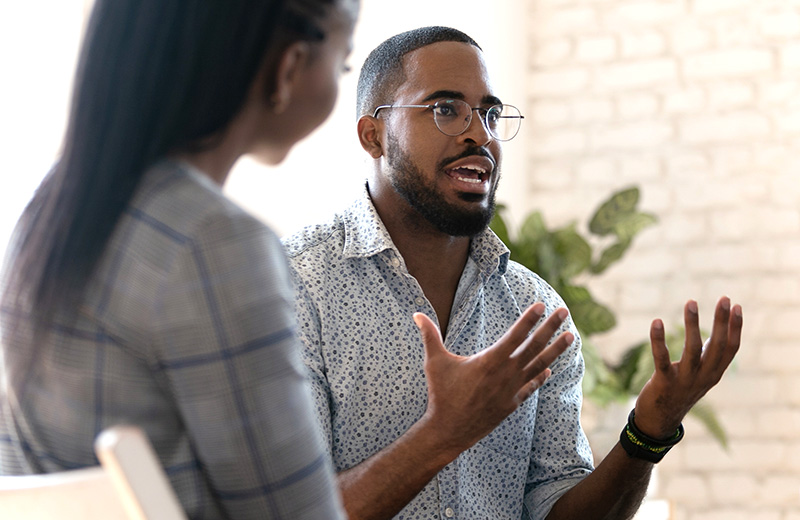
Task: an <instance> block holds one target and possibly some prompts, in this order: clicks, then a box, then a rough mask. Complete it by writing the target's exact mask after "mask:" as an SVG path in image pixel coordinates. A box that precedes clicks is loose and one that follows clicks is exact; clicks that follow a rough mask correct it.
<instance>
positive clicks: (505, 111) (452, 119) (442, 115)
mask: <svg viewBox="0 0 800 520" xmlns="http://www.w3.org/2000/svg"><path fill="white" fill-rule="evenodd" d="M385 108H429V109H431V110H432V111H433V121H434V123H436V128H438V129H439V131H440V132H442V133H443V134H444V135H449V136H456V135H461V134H463V133H464V132H466V131H467V128H469V125H470V123H471V122H472V112H473V111H477V112H478V115H479V117H480V118H481V122H482V123H483V126H484V128H486V130H487V131H488V132H489V134H490V135H491V136H492V137H493V138H494V139H497V140H498V141H510V140H511V139H513V138H514V137H515V136H516V135H517V133H518V132H519V127H520V125H521V124H522V120H523V119H524V116H523V115H522V114H520V112H519V109H518V108H517V107H515V106H513V105H494V106H493V107H489V108H481V107H471V106H469V103H467V102H466V101H462V100H460V99H442V100H440V101H437V102H436V103H434V104H432V105H381V106H379V107H378V108H376V109H375V112H373V114H372V117H378V112H380V111H381V110H383V109H385Z"/></svg>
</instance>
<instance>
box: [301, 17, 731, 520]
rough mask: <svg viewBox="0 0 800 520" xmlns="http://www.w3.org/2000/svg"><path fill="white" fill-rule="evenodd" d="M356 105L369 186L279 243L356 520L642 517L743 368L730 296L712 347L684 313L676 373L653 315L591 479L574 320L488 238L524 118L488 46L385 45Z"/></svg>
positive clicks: (415, 34)
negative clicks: (631, 395) (499, 93)
mask: <svg viewBox="0 0 800 520" xmlns="http://www.w3.org/2000/svg"><path fill="white" fill-rule="evenodd" d="M358 110H359V115H360V119H359V120H358V134H359V138H360V141H361V145H362V147H363V148H364V150H366V151H367V153H369V155H370V156H371V157H372V159H373V160H372V171H371V175H370V177H369V179H368V182H367V185H366V191H365V193H364V194H363V196H362V197H361V198H360V199H359V200H358V201H356V202H355V203H354V204H353V205H352V206H351V207H349V208H348V209H347V210H346V211H344V212H343V213H342V214H340V215H337V216H336V217H335V218H334V219H333V220H332V221H331V222H329V223H327V224H323V225H320V226H316V227H312V228H308V229H306V230H304V231H302V232H300V233H298V234H297V235H295V236H293V237H290V238H288V239H287V240H286V241H285V244H286V246H287V249H288V252H289V256H290V261H291V265H292V270H293V275H294V279H295V282H296V289H297V300H298V304H297V305H298V310H299V320H300V323H299V325H300V334H301V337H302V339H303V340H304V343H305V347H306V349H305V352H304V358H305V362H306V364H307V366H308V368H309V371H310V377H311V380H312V385H313V387H314V389H315V399H316V405H317V412H318V416H319V420H320V424H321V425H322V428H323V431H324V433H325V435H326V437H327V441H328V445H329V449H330V454H331V456H332V458H333V461H334V466H335V468H336V470H337V472H338V482H339V487H340V490H341V492H342V496H343V499H344V503H345V507H346V509H347V511H348V513H349V515H350V518H351V519H360V518H391V517H393V516H395V517H396V518H398V519H428V518H430V519H434V518H435V519H439V518H465V519H487V518H488V519H491V520H497V519H520V518H525V519H527V518H531V519H543V518H548V519H577V518H580V519H589V518H615V519H617V518H628V517H630V516H632V515H633V514H634V512H635V511H636V509H637V508H638V505H639V503H640V502H641V499H642V497H643V495H644V492H645V490H646V487H647V483H648V480H649V475H650V471H651V469H652V465H653V463H654V462H656V461H657V460H659V459H660V457H662V456H663V454H664V453H666V451H667V450H668V449H669V447H670V446H671V445H672V444H674V443H676V442H677V441H678V440H680V438H681V436H682V429H680V423H681V420H682V418H683V417H684V415H685V414H686V413H687V411H688V410H689V409H690V408H691V406H692V405H693V404H694V403H695V402H696V401H697V400H698V399H699V398H700V397H701V396H702V395H703V394H705V393H706V391H708V389H710V388H711V387H712V386H713V385H714V384H716V382H717V381H718V380H719V378H720V377H721V376H722V373H723V372H724V370H725V368H726V367H727V366H728V364H729V363H730V362H731V360H732V359H733V356H734V354H735V352H736V350H737V349H738V344H739V336H740V331H741V323H742V319H741V308H740V307H739V306H738V305H737V306H734V307H731V304H730V301H729V300H728V299H727V298H723V299H721V300H720V303H719V304H718V306H717V311H716V315H715V319H714V326H713V333H712V338H711V339H710V340H709V342H708V343H707V345H706V347H705V348H703V345H702V342H701V340H700V334H699V326H698V316H697V307H696V303H694V302H689V303H688V304H687V308H686V317H685V320H686V329H687V333H686V334H687V336H686V349H685V352H684V355H683V358H682V359H681V361H680V362H678V363H673V364H671V363H670V361H669V355H668V353H667V351H666V345H665V344H664V331H663V324H662V323H661V322H660V320H656V321H654V322H653V326H652V328H651V339H652V344H653V355H654V357H655V361H656V367H657V369H656V373H655V374H654V376H653V378H652V379H651V380H650V382H649V383H648V384H647V386H646V387H645V388H644V390H643V391H642V394H641V395H640V397H639V399H638V401H637V404H636V409H635V415H634V416H632V417H631V419H630V420H629V424H628V425H627V426H625V425H620V427H621V428H622V427H623V426H625V429H624V430H623V432H622V435H621V442H620V444H618V445H617V446H615V447H614V448H613V450H612V451H611V452H610V453H609V454H608V456H607V457H606V458H605V459H604V461H603V462H602V464H600V465H599V466H598V467H597V468H596V469H594V468H593V467H592V462H591V460H592V458H591V452H590V449H589V446H588V443H587V442H586V438H585V436H584V434H583V431H582V430H581V427H580V424H579V413H580V407H581V388H580V387H581V378H582V374H583V359H582V357H581V354H580V341H579V338H578V336H577V333H576V331H575V329H574V326H573V324H572V322H571V321H570V320H569V319H568V318H567V317H566V311H565V310H564V309H563V308H562V307H563V302H562V300H561V299H560V297H559V296H558V295H557V294H555V292H554V291H553V290H552V289H551V288H550V287H549V286H548V285H547V284H546V283H545V282H544V281H542V280H541V279H540V278H539V277H538V276H537V275H536V274H534V273H531V272H530V271H528V270H526V269H525V268H523V267H522V266H520V265H519V264H516V263H515V262H511V261H509V259H508V250H507V249H506V248H505V247H504V246H503V244H502V243H501V242H500V241H499V240H498V239H497V237H496V236H495V235H494V234H493V233H492V232H491V231H489V230H488V229H487V225H488V223H489V221H490V219H491V217H492V214H493V210H494V192H495V189H496V187H497V182H498V178H499V170H498V165H499V163H500V156H501V147H500V143H499V142H498V140H499V139H503V140H508V139H510V138H511V137H513V136H514V135H515V133H516V130H518V125H519V123H520V118H519V117H517V116H518V112H516V111H515V109H514V108H513V107H510V106H502V102H501V101H500V100H499V99H498V98H497V97H496V95H495V94H494V92H493V91H492V89H491V86H490V84H489V79H488V75H487V71H486V67H485V65H484V62H483V57H482V54H481V50H480V48H479V47H478V45H477V44H476V43H475V42H474V41H473V40H472V39H471V38H469V37H468V36H466V35H465V34H463V33H460V32H458V31H455V30H453V29H448V28H441V27H431V28H424V29H419V30H414V31H410V32H407V33H403V34H400V35H398V36H395V37H393V38H390V39H389V40H387V41H386V42H384V43H383V44H381V45H380V46H379V47H378V48H377V49H375V50H374V51H373V52H372V54H371V55H370V56H369V57H368V58H367V60H366V62H365V64H364V67H363V69H362V72H361V77H360V79H359V88H358ZM412 315H413V319H412ZM520 316H521V317H520ZM540 316H541V317H542V320H541V323H540V324H539V325H538V326H537V327H535V329H534V331H533V333H532V334H531V335H530V336H527V334H528V332H529V331H530V329H531V328H533V327H534V325H535V324H536V322H537V320H539V318H540ZM515 320H517V321H516V323H515ZM414 323H416V324H417V326H418V327H419V330H420V331H421V337H420V334H419V333H418V332H417V329H416V328H415V326H414ZM437 325H438V329H439V330H441V331H442V336H443V337H444V340H442V336H440V335H439V333H438V331H437ZM509 327H510V329H509ZM506 330H508V332H507V333H505V332H506ZM504 333H505V335H504ZM556 334H557V337H556V338H555V339H552V340H551V338H552V337H553V336H554V335H556ZM526 336H527V339H524V338H526ZM498 338H499V339H498ZM523 340H524V341H523ZM548 342H549V345H548V346H545V345H546V344H548ZM517 345H519V347H517ZM556 356H558V358H557V359H555V357H556ZM553 359H555V361H554V362H552V363H551V361H552V360H553ZM548 365H549V366H550V368H549V369H548V368H546V367H547V366H548Z"/></svg>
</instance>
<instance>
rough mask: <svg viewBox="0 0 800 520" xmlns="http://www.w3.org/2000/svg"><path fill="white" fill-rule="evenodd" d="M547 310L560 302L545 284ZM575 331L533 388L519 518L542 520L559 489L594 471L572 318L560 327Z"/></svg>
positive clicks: (577, 337) (560, 492) (581, 367)
mask: <svg viewBox="0 0 800 520" xmlns="http://www.w3.org/2000/svg"><path fill="white" fill-rule="evenodd" d="M546 292H547V293H549V295H548V298H546V299H545V303H546V305H547V312H548V314H549V313H551V312H553V311H554V310H555V309H556V308H557V307H561V306H564V303H563V301H562V300H561V298H560V297H559V296H558V295H557V294H556V293H555V291H553V290H552V289H551V288H549V286H548V287H547V290H546ZM564 329H567V330H570V331H571V332H572V333H573V334H574V335H575V341H574V342H573V344H572V345H570V347H569V348H568V349H567V350H566V351H565V352H564V353H563V354H562V355H561V356H560V357H559V358H558V359H557V360H556V362H555V363H554V364H553V365H552V366H551V367H550V368H551V369H552V371H553V373H552V375H551V376H550V378H549V379H548V380H547V383H546V384H545V385H544V386H543V387H542V388H541V389H540V390H539V396H538V408H537V415H536V428H535V432H534V442H533V449H532V454H531V464H530V467H529V470H528V478H527V484H526V487H525V498H524V510H525V515H523V518H524V519H526V520H527V519H530V520H543V519H544V518H545V517H546V516H547V515H548V514H549V512H550V510H551V509H552V507H553V505H554V504H555V503H556V502H557V501H558V499H559V498H561V496H562V495H564V493H566V492H567V491H568V490H569V489H571V488H572V487H573V486H575V485H576V484H577V483H578V482H580V481H581V480H582V479H583V478H584V477H586V476H587V475H588V474H589V473H591V471H592V470H593V469H594V466H593V462H592V451H591V448H590V447H589V442H588V440H587V439H586V435H585V434H584V432H583V428H582V427H581V424H580V411H581V406H582V403H583V391H582V388H581V385H582V381H583V372H584V362H583V356H582V354H581V340H580V335H579V334H578V331H577V330H576V329H575V326H574V324H573V323H572V318H569V319H568V320H567V322H566V323H565V324H564V325H563V326H562V330H564Z"/></svg>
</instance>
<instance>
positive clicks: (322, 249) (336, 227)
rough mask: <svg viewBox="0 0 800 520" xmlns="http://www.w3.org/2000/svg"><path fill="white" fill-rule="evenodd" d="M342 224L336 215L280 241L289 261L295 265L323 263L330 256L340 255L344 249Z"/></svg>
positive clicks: (340, 218) (340, 217)
mask: <svg viewBox="0 0 800 520" xmlns="http://www.w3.org/2000/svg"><path fill="white" fill-rule="evenodd" d="M344 239H345V234H344V223H343V219H342V216H341V215H339V214H337V215H334V216H333V217H331V218H330V219H329V220H327V221H325V222H322V223H319V224H314V225H311V226H306V227H304V228H303V229H301V230H300V231H297V232H295V233H292V234H290V235H287V236H285V237H283V238H282V239H281V242H282V243H283V247H284V249H285V250H286V256H288V257H289V261H290V262H291V263H292V264H295V263H297V262H300V261H308V260H309V259H312V260H313V259H315V258H317V259H319V260H321V261H324V260H325V259H326V258H328V257H329V256H330V255H332V254H338V255H340V254H341V251H342V249H343V247H344Z"/></svg>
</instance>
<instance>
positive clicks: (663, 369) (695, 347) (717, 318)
mask: <svg viewBox="0 0 800 520" xmlns="http://www.w3.org/2000/svg"><path fill="white" fill-rule="evenodd" d="M684 321H685V324H686V341H685V343H684V347H683V355H682V356H681V359H680V361H677V362H674V363H673V362H671V361H670V357H669V351H668V350H667V345H666V343H665V341H664V324H663V323H662V321H661V320H654V321H653V323H652V325H651V327H650V343H651V345H652V350H653V359H654V361H655V372H654V374H653V376H652V377H651V378H650V381H648V382H647V384H646V385H645V386H644V388H643V389H642V392H641V393H640V394H639V398H638V399H637V401H636V419H635V420H636V426H637V427H638V428H639V429H640V430H641V431H642V432H643V433H644V434H645V435H648V436H650V437H653V438H656V439H664V438H667V437H670V436H671V435H673V434H674V433H675V431H676V430H677V428H678V425H679V424H680V423H681V421H682V420H683V418H684V416H685V415H686V414H687V413H688V412H689V410H690V409H691V408H692V406H694V404H695V403H696V402H697V401H698V400H699V399H700V398H701V397H703V396H704V395H705V394H706V392H708V391H709V390H710V389H711V388H712V387H713V386H714V385H716V384H717V383H718V382H719V380H720V378H722V374H723V373H724V372H725V370H726V369H727V368H728V366H729V365H730V364H731V361H733V357H734V356H735V355H736V352H737V351H738V350H739V342H740V340H741V334H742V307H741V306H739V305H734V306H733V307H731V301H730V299H729V298H727V297H723V298H720V300H719V302H718V303H717V308H716V312H715V313H714V326H713V328H712V332H711V337H710V338H709V339H708V341H706V343H705V345H704V344H703V340H702V339H701V338H700V326H699V320H698V312H697V302H695V301H689V302H688V303H687V304H686V307H685V308H684Z"/></svg>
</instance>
